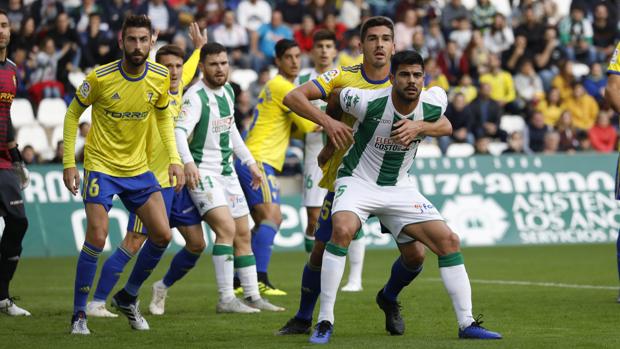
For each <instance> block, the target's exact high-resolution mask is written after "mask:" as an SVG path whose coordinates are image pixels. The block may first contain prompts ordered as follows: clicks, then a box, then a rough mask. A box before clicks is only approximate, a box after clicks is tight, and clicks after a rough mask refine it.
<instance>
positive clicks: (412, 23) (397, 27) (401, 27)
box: [394, 9, 423, 52]
mask: <svg viewBox="0 0 620 349" xmlns="http://www.w3.org/2000/svg"><path fill="white" fill-rule="evenodd" d="M422 30H423V29H422V27H421V26H419V25H418V17H417V15H416V13H415V10H413V9H410V10H407V12H405V14H404V16H403V20H402V21H400V22H397V23H396V24H394V44H395V45H396V51H397V52H398V51H403V50H406V49H408V48H411V46H412V44H413V34H415V33H417V32H421V31H422Z"/></svg>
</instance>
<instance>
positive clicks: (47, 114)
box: [37, 98, 67, 128]
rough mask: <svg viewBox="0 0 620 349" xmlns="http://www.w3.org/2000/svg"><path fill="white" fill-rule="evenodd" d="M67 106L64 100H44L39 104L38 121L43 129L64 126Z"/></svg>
mask: <svg viewBox="0 0 620 349" xmlns="http://www.w3.org/2000/svg"><path fill="white" fill-rule="evenodd" d="M66 112H67V105H66V104H65V101H64V100H63V99H62V98H44V99H43V100H41V103H40V104H39V110H38V111H37V119H38V120H39V123H41V126H43V127H50V128H52V127H55V126H58V125H62V124H63V122H64V120H65V113H66Z"/></svg>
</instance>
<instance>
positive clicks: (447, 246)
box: [438, 232, 461, 255]
mask: <svg viewBox="0 0 620 349" xmlns="http://www.w3.org/2000/svg"><path fill="white" fill-rule="evenodd" d="M460 246H461V239H459V236H458V235H457V234H455V233H452V232H450V234H448V235H446V237H445V238H443V239H442V240H441V244H440V245H439V246H438V247H439V250H440V253H441V254H442V255H447V254H450V253H454V252H458V251H459V249H460Z"/></svg>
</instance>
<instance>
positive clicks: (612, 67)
mask: <svg viewBox="0 0 620 349" xmlns="http://www.w3.org/2000/svg"><path fill="white" fill-rule="evenodd" d="M607 74H616V75H620V42H619V43H618V45H617V46H616V49H615V50H614V54H613V55H612V56H611V61H610V62H609V66H608V67H607Z"/></svg>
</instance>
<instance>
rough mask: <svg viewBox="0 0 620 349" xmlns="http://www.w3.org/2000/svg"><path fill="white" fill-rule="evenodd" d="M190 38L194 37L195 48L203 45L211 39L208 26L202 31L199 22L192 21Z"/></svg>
mask: <svg viewBox="0 0 620 349" xmlns="http://www.w3.org/2000/svg"><path fill="white" fill-rule="evenodd" d="M189 38H190V39H192V43H193V44H194V50H195V49H199V48H201V47H203V46H204V45H205V44H206V43H207V42H208V41H209V39H208V37H207V28H205V29H204V30H203V31H202V33H201V32H200V26H198V23H196V22H192V23H191V24H190V25H189Z"/></svg>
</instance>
